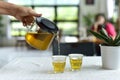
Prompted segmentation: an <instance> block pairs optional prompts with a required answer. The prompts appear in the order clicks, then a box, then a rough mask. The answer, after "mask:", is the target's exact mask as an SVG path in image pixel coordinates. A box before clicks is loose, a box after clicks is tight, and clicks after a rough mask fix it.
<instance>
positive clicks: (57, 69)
mask: <svg viewBox="0 0 120 80" xmlns="http://www.w3.org/2000/svg"><path fill="white" fill-rule="evenodd" d="M52 64H53V69H54V73H63V72H64V70H65V65H66V56H63V55H56V56H52Z"/></svg>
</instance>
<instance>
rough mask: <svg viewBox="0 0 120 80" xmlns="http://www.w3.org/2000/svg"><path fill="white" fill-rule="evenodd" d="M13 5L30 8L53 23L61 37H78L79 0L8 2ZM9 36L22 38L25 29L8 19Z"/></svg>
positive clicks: (13, 0)
mask: <svg viewBox="0 0 120 80" xmlns="http://www.w3.org/2000/svg"><path fill="white" fill-rule="evenodd" d="M8 2H12V3H15V4H19V5H23V6H28V7H32V8H33V9H34V10H35V11H36V12H38V13H42V16H43V17H45V18H48V19H50V20H52V21H54V22H55V23H56V24H57V25H58V27H59V28H60V29H61V30H62V32H63V35H78V26H79V25H78V24H79V0H45V1H44V0H8ZM10 20H11V36H24V35H25V33H26V31H25V30H26V28H25V27H22V24H21V23H20V22H19V21H17V20H16V19H14V18H13V17H10Z"/></svg>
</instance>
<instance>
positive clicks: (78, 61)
mask: <svg viewBox="0 0 120 80" xmlns="http://www.w3.org/2000/svg"><path fill="white" fill-rule="evenodd" d="M82 57H83V55H82V54H69V59H70V65H71V70H72V71H78V70H80V69H81V67H82Z"/></svg>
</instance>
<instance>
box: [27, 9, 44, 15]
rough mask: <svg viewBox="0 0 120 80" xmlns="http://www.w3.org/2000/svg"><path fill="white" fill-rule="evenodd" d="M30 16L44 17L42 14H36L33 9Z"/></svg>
mask: <svg viewBox="0 0 120 80" xmlns="http://www.w3.org/2000/svg"><path fill="white" fill-rule="evenodd" d="M29 14H30V15H31V16H34V17H40V16H42V14H38V13H36V12H35V11H34V10H32V9H30V10H29Z"/></svg>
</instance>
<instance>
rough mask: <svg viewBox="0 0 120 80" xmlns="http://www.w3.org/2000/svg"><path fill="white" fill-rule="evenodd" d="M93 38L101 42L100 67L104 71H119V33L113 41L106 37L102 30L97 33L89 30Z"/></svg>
mask: <svg viewBox="0 0 120 80" xmlns="http://www.w3.org/2000/svg"><path fill="white" fill-rule="evenodd" d="M90 33H92V34H93V35H94V36H95V37H97V38H99V39H101V40H103V44H101V45H100V47H101V56H102V67H103V68H105V69H120V31H119V32H118V34H117V36H116V37H115V39H112V37H110V36H108V35H107V32H106V30H105V29H104V28H102V29H101V30H100V31H99V32H94V31H92V30H90Z"/></svg>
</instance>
